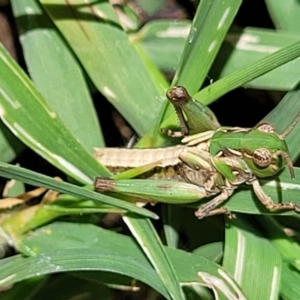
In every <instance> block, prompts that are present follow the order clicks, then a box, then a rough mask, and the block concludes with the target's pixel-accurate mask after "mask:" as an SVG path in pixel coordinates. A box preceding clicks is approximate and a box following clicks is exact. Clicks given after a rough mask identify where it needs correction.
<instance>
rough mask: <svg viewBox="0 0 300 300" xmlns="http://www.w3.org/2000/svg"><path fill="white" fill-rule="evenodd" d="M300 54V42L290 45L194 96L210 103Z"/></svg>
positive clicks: (204, 102)
mask: <svg viewBox="0 0 300 300" xmlns="http://www.w3.org/2000/svg"><path fill="white" fill-rule="evenodd" d="M299 56H300V42H296V43H294V44H292V45H289V46H287V47H285V48H283V49H281V50H279V51H276V52H275V53H272V54H270V55H268V56H267V57H265V58H263V59H260V60H259V61H258V62H256V63H253V64H251V65H249V66H248V67H245V68H243V69H241V70H237V71H235V72H233V73H232V74H230V75H228V76H226V77H223V78H221V79H219V80H218V81H216V82H214V83H213V84H211V85H209V86H207V87H206V88H204V89H202V90H201V91H200V92H198V93H197V94H196V95H194V98H195V99H197V100H199V101H201V102H202V103H203V104H206V105H208V104H210V103H212V102H214V101H215V100H217V99H218V98H219V97H221V96H223V95H225V94H226V93H228V92H229V91H231V90H233V89H235V88H237V87H239V86H242V85H243V84H244V83H245V82H247V81H250V80H253V79H254V78H256V77H258V76H261V75H263V74H265V73H267V72H269V71H271V70H273V69H275V68H277V67H279V66H281V65H283V64H285V63H287V62H289V61H291V60H293V59H295V58H297V57H299Z"/></svg>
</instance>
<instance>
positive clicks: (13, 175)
mask: <svg viewBox="0 0 300 300" xmlns="http://www.w3.org/2000/svg"><path fill="white" fill-rule="evenodd" d="M0 176H2V177H5V178H10V179H16V180H20V181H22V182H24V183H27V184H30V185H33V186H43V187H45V188H47V189H51V190H55V191H58V192H60V193H65V194H70V195H73V196H75V197H78V198H79V199H91V200H94V201H100V202H103V203H106V204H109V205H115V206H117V207H120V208H123V209H125V210H129V211H132V212H136V213H137V214H139V213H140V214H141V215H144V216H147V217H150V218H151V217H154V218H156V215H155V214H154V213H152V212H149V211H147V210H145V209H143V208H139V207H137V206H135V205H134V204H131V203H128V202H126V201H122V200H118V199H115V198H113V197H109V196H106V195H103V194H99V193H96V192H93V191H89V190H87V189H85V188H84V187H79V186H76V185H74V184H71V183H68V182H60V181H57V180H55V179H54V178H51V177H49V176H45V175H42V174H39V173H36V172H33V171H30V170H26V169H24V168H20V167H16V166H12V165H9V164H5V163H0Z"/></svg>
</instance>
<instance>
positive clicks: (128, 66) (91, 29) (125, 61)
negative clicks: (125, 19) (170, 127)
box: [41, 0, 164, 135]
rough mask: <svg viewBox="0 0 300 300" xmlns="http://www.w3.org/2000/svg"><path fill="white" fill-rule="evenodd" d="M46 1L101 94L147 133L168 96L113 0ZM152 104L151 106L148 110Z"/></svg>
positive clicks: (138, 128) (45, 5)
mask: <svg viewBox="0 0 300 300" xmlns="http://www.w3.org/2000/svg"><path fill="white" fill-rule="evenodd" d="M41 3H42V5H43V6H44V8H45V9H46V11H47V13H48V14H49V15H50V17H51V19H52V20H53V22H54V23H55V25H56V26H57V27H58V28H59V30H60V32H61V33H62V35H63V36H64V37H65V39H66V40H67V42H68V43H69V46H70V47H71V48H72V49H73V51H74V52H75V54H76V55H77V57H78V59H79V60H80V62H81V64H82V65H83V67H84V68H85V71H86V72H87V74H88V75H89V76H90V78H91V80H92V81H93V83H94V84H95V86H96V87H97V89H98V90H99V91H101V93H102V94H103V95H104V96H105V97H107V99H108V100H109V101H110V102H111V103H112V104H113V105H114V106H115V107H116V108H117V109H118V110H119V111H120V112H121V113H122V115H123V116H124V117H125V118H126V120H127V121H128V122H129V123H130V124H131V125H132V126H133V127H134V129H135V130H136V131H137V132H138V134H140V135H143V134H144V133H145V132H146V131H147V130H148V129H149V128H150V127H151V126H152V125H153V123H154V121H155V119H156V118H157V116H158V115H159V112H160V110H161V107H162V101H163V99H164V97H162V95H163V94H164V90H163V88H161V87H160V86H156V85H155V84H154V82H153V80H152V79H151V76H150V75H149V73H148V71H147V69H146V68H145V66H144V64H143V62H142V60H141V59H140V57H139V55H138V54H137V52H136V51H135V49H134V47H133V45H132V44H131V43H130V42H129V40H128V37H127V35H126V33H125V32H124V31H123V30H122V28H121V26H120V25H119V24H118V20H117V18H116V15H115V12H114V10H113V8H112V6H111V5H110V3H109V2H108V1H100V2H94V1H90V0H89V1H83V0H72V1H70V0H69V1H65V0H42V1H41ZM145 105H147V109H145Z"/></svg>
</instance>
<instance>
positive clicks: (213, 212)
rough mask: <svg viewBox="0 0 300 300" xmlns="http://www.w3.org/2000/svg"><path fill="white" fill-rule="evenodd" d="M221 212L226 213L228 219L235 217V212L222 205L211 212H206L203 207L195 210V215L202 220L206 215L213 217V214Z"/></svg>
mask: <svg viewBox="0 0 300 300" xmlns="http://www.w3.org/2000/svg"><path fill="white" fill-rule="evenodd" d="M221 214H224V215H226V217H228V219H230V220H232V219H235V215H234V214H233V213H231V211H230V210H228V209H227V208H225V207H220V208H217V209H214V210H211V211H209V212H207V211H206V212H205V211H203V210H202V209H201V207H200V208H199V209H198V210H197V211H195V216H196V217H197V218H198V219H199V220H201V219H203V218H205V217H211V216H215V215H221Z"/></svg>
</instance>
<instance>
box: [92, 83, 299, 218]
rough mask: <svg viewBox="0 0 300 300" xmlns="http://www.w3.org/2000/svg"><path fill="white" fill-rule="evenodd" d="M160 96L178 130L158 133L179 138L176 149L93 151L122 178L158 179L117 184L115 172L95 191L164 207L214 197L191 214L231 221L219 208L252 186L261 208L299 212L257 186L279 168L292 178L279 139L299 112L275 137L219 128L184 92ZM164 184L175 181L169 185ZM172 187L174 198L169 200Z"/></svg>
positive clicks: (271, 131)
mask: <svg viewBox="0 0 300 300" xmlns="http://www.w3.org/2000/svg"><path fill="white" fill-rule="evenodd" d="M166 96H167V98H168V99H169V100H170V101H171V103H172V104H173V106H174V107H175V111H176V113H177V116H178V119H179V122H180V126H181V131H178V132H173V131H171V130H167V129H162V132H163V133H165V134H168V135H169V136H172V137H183V139H182V140H181V144H180V145H177V146H173V147H168V148H157V149H118V148H112V149H110V148H96V152H95V157H96V158H97V160H98V161H99V162H100V163H102V164H104V165H105V166H108V167H109V168H110V169H113V170H115V168H129V169H132V168H133V169H132V170H131V171H129V173H126V171H125V173H124V174H125V176H126V175H128V176H131V177H132V176H136V175H140V174H141V173H145V174H147V176H148V178H151V177H153V176H154V178H156V179H160V180H159V182H155V181H149V179H148V180H147V182H145V181H144V180H143V179H135V180H126V179H118V178H122V173H121V176H120V175H116V177H115V178H114V179H108V178H100V177H98V178H96V179H95V183H94V186H95V190H96V191H99V192H118V193H126V194H128V195H134V196H139V197H147V198H150V199H154V200H157V201H161V202H168V203H188V202H193V201H198V200H200V199H201V198H204V197H211V196H215V197H214V198H213V199H212V200H210V201H209V202H207V203H206V204H204V205H202V206H200V208H199V209H198V210H197V211H196V212H195V215H196V217H198V218H199V219H202V218H204V217H206V216H210V215H214V214H219V213H225V214H227V215H229V216H231V214H230V212H229V211H228V210H227V209H226V208H223V207H221V208H219V206H220V205H221V204H222V203H223V202H224V201H226V200H227V199H228V198H229V197H230V196H231V195H232V194H233V192H234V190H235V189H236V188H238V186H239V185H241V184H243V183H245V184H249V185H252V187H253V191H254V193H255V195H256V196H257V198H258V199H259V200H260V201H261V203H262V204H263V205H264V206H265V207H266V208H267V209H269V210H271V211H277V210H294V211H295V212H298V213H300V207H298V206H297V205H295V204H294V203H292V202H291V203H278V204H277V203H274V202H273V201H272V199H271V198H270V197H269V196H268V195H267V194H265V192H264V191H263V189H262V188H261V186H260V184H259V181H258V178H264V177H269V176H273V175H275V174H277V173H278V172H279V171H280V170H281V169H282V168H283V167H284V166H285V165H287V166H288V168H289V170H290V173H291V176H292V177H293V178H294V171H293V164H292V161H291V159H290V158H289V156H288V147H287V144H286V142H285V140H284V139H285V137H286V136H287V135H288V134H289V133H290V131H291V130H292V129H293V127H294V126H295V125H296V123H297V122H298V120H299V118H300V113H298V115H297V116H296V117H295V119H294V120H293V122H292V123H291V125H290V126H289V128H288V129H287V130H286V131H285V132H284V133H283V134H278V133H277V132H276V130H275V128H274V127H273V126H272V125H271V124H268V123H262V124H259V125H258V126H257V127H255V128H240V127H221V126H220V124H219V123H218V121H217V119H216V118H215V116H214V114H213V113H212V112H211V111H210V110H209V108H207V107H206V106H204V105H202V104H200V103H198V102H196V101H195V100H194V99H193V98H192V97H191V96H190V95H189V94H188V92H187V91H186V89H185V88H184V87H181V86H177V87H173V88H171V89H169V90H168V91H167V94H166ZM185 117H186V118H187V121H186V118H185ZM189 134H191V135H189ZM150 170H152V172H150V173H149V171H150ZM127 172H128V171H127ZM130 172H131V173H130ZM163 179H166V180H163ZM170 180H175V181H181V182H180V183H177V184H176V185H175V184H171V182H170ZM176 188H177V191H178V197H174V195H175V194H176Z"/></svg>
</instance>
